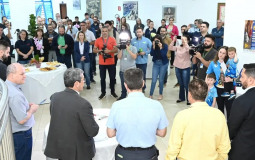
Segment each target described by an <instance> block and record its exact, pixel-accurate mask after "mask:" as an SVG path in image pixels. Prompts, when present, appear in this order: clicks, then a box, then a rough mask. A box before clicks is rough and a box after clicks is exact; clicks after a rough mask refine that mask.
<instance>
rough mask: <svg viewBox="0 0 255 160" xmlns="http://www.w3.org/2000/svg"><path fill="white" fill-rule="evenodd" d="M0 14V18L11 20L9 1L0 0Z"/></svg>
mask: <svg viewBox="0 0 255 160" xmlns="http://www.w3.org/2000/svg"><path fill="white" fill-rule="evenodd" d="M0 7H1V13H0V17H1V18H2V17H3V16H6V17H7V19H9V20H10V19H11V16H10V6H9V0H0Z"/></svg>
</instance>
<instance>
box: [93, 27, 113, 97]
mask: <svg viewBox="0 0 255 160" xmlns="http://www.w3.org/2000/svg"><path fill="white" fill-rule="evenodd" d="M116 45H117V43H116V40H115V39H114V38H113V37H110V36H108V28H107V27H106V26H105V27H103V28H102V37H99V38H98V39H96V42H95V45H94V49H93V52H94V53H99V70H100V78H101V95H100V96H99V97H98V99H99V100H100V99H102V98H104V97H105V94H106V90H105V89H106V83H105V78H106V69H107V70H108V73H109V77H110V87H111V96H113V97H114V98H118V96H117V95H116V93H115V89H114V79H115V70H116V66H115V62H114V53H116V52H117V51H118V49H117V47H116Z"/></svg>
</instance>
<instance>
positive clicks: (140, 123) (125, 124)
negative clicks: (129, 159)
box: [107, 92, 168, 148]
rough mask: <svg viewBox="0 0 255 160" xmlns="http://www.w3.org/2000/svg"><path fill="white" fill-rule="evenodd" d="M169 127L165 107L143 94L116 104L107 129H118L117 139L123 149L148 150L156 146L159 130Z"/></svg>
mask: <svg viewBox="0 0 255 160" xmlns="http://www.w3.org/2000/svg"><path fill="white" fill-rule="evenodd" d="M167 126H168V120H167V117H166V114H165V111H164V109H163V106H162V105H161V104H160V103H159V102H158V101H155V100H152V99H150V98H147V97H145V96H144V94H143V93H141V92H132V93H129V94H128V97H127V98H125V99H123V100H120V101H117V102H114V103H113V105H112V108H111V112H110V115H109V118H108V122H107V127H108V128H111V129H116V130H117V132H116V138H117V141H118V142H119V144H120V145H122V146H123V147H141V148H147V147H151V146H152V145H155V143H156V131H157V129H164V128H166V127H167Z"/></svg>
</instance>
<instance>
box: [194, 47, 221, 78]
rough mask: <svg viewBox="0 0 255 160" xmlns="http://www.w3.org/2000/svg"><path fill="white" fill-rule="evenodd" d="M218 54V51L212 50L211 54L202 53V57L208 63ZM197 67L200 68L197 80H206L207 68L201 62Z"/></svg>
mask: <svg viewBox="0 0 255 160" xmlns="http://www.w3.org/2000/svg"><path fill="white" fill-rule="evenodd" d="M216 53H217V50H216V49H214V48H212V49H211V50H210V51H209V52H204V53H201V55H202V57H203V58H204V59H205V60H206V61H212V60H213V59H214V57H215V55H216ZM197 67H198V69H197V78H198V79H202V80H205V77H206V70H207V67H205V66H204V65H203V63H202V62H201V61H200V60H198V63H197Z"/></svg>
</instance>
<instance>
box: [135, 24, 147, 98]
mask: <svg viewBox="0 0 255 160" xmlns="http://www.w3.org/2000/svg"><path fill="white" fill-rule="evenodd" d="M136 36H137V38H133V39H132V41H131V45H132V46H135V47H136V49H137V52H138V53H137V58H136V68H140V69H141V70H142V71H143V80H144V83H145V81H146V69H147V62H148V55H149V54H150V51H151V46H152V43H151V41H150V40H149V39H148V38H146V37H144V36H143V29H142V28H137V30H136ZM145 88H146V85H145V84H144V87H143V93H144V92H145Z"/></svg>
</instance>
